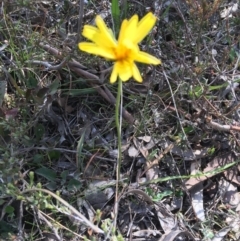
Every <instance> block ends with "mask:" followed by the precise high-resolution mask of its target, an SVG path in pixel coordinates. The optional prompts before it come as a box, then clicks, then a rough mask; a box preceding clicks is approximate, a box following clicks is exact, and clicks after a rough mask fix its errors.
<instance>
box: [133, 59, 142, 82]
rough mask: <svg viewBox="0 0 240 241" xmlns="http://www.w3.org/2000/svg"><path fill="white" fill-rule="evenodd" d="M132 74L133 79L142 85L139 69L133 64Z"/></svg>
mask: <svg viewBox="0 0 240 241" xmlns="http://www.w3.org/2000/svg"><path fill="white" fill-rule="evenodd" d="M132 72H133V78H134V79H135V80H136V81H137V82H139V83H142V76H141V74H140V72H139V69H138V67H137V65H136V64H133V69H132Z"/></svg>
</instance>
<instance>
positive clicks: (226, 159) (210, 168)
mask: <svg viewBox="0 0 240 241" xmlns="http://www.w3.org/2000/svg"><path fill="white" fill-rule="evenodd" d="M236 159H237V157H236V156H235V155H234V153H232V152H230V153H226V154H223V155H221V156H217V157H215V158H214V159H213V160H212V161H211V162H209V163H208V165H207V167H206V168H205V169H204V170H203V173H202V175H201V176H199V177H191V178H190V179H189V180H187V181H186V183H185V185H186V187H187V189H191V188H192V187H194V186H195V185H197V184H198V183H200V182H203V181H205V180H207V178H209V177H212V176H214V175H217V174H219V172H214V171H215V170H216V169H217V168H221V167H223V166H225V165H227V164H234V163H235V161H236Z"/></svg>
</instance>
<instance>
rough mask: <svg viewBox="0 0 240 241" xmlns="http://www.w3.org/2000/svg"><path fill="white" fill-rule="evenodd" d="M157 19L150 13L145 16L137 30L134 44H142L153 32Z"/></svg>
mask: <svg viewBox="0 0 240 241" xmlns="http://www.w3.org/2000/svg"><path fill="white" fill-rule="evenodd" d="M156 20H157V18H156V17H155V16H154V15H153V14H152V13H151V12H150V13H148V14H147V15H145V16H144V17H143V18H142V19H141V21H140V22H139V23H138V25H137V29H136V30H135V33H136V34H135V37H134V39H133V42H134V43H139V42H141V41H142V40H143V39H144V38H145V37H146V36H147V35H148V33H149V32H150V31H151V29H152V28H153V26H154V24H155V23H156Z"/></svg>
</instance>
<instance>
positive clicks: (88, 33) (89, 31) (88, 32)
mask: <svg viewBox="0 0 240 241" xmlns="http://www.w3.org/2000/svg"><path fill="white" fill-rule="evenodd" d="M96 34H99V30H98V29H97V28H96V27H93V26H91V25H85V26H84V27H83V32H82V35H83V36H84V37H85V38H87V39H89V40H91V41H93V42H94V37H95V36H96Z"/></svg>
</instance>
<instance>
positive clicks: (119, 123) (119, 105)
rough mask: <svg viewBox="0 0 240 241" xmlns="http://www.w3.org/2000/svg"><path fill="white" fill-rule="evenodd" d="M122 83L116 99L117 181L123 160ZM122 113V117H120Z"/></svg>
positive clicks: (119, 83)
mask: <svg viewBox="0 0 240 241" xmlns="http://www.w3.org/2000/svg"><path fill="white" fill-rule="evenodd" d="M121 97H122V81H121V80H120V79H119V80H118V91H117V99H116V109H115V121H116V127H117V141H118V160H117V181H119V180H120V168H121V159H122V145H121V144H122V142H121V129H122V121H121V120H122V103H121ZM119 113H120V115H119ZM119 116H120V118H119Z"/></svg>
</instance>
